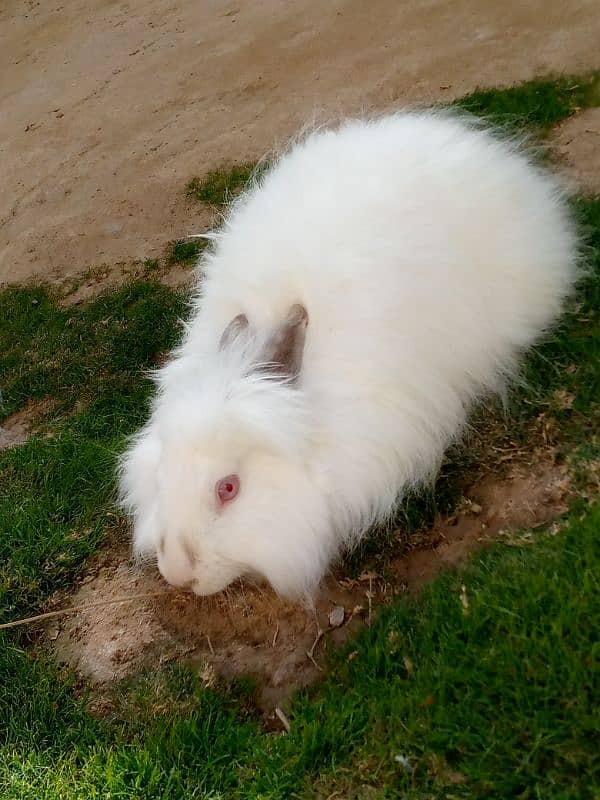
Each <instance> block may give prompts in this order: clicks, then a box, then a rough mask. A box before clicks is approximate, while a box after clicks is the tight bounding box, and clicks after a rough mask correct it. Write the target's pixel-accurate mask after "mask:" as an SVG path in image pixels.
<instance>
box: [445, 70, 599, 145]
mask: <svg viewBox="0 0 600 800" xmlns="http://www.w3.org/2000/svg"><path fill="white" fill-rule="evenodd" d="M456 105H457V106H459V107H460V108H464V109H465V110H466V111H469V112H471V113H473V114H476V115H478V116H483V117H487V118H488V119H490V121H492V122H495V123H497V124H502V125H507V126H510V127H515V128H525V127H528V128H533V129H535V132H536V133H537V134H538V135H540V134H543V133H545V132H547V131H548V130H549V129H550V128H551V127H552V126H553V125H556V124H557V123H558V122H562V121H563V120H564V119H566V118H567V117H570V116H571V115H572V114H574V113H575V112H576V111H578V110H580V109H582V108H591V107H594V106H598V105H600V72H595V73H593V74H592V75H589V76H587V77H583V78H568V77H563V78H559V79H557V80H534V81H528V82H527V83H522V84H519V85H518V86H513V87H511V88H509V89H485V90H479V91H476V92H473V93H472V94H469V95H467V96H466V97H463V98H461V99H460V100H458V101H457V103H456Z"/></svg>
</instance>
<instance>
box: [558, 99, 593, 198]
mask: <svg viewBox="0 0 600 800" xmlns="http://www.w3.org/2000/svg"><path fill="white" fill-rule="evenodd" d="M549 144H550V147H551V151H552V154H553V155H554V156H555V159H556V162H557V165H558V167H559V169H560V171H561V172H562V173H563V175H564V176H565V177H566V178H567V180H569V181H570V183H571V184H572V186H573V188H574V189H576V190H578V191H583V192H586V193H587V194H591V195H595V194H600V108H587V109H585V110H584V111H581V112H579V113H578V114H575V116H573V117H571V118H570V119H568V120H566V121H565V122H564V123H563V124H562V125H559V127H558V128H557V129H556V130H555V131H554V132H553V133H552V136H551V137H550V140H549Z"/></svg>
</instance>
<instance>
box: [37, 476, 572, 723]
mask: <svg viewBox="0 0 600 800" xmlns="http://www.w3.org/2000/svg"><path fill="white" fill-rule="evenodd" d="M568 490H569V478H568V475H567V471H566V468H565V467H563V466H557V465H554V464H550V463H547V462H544V463H540V464H538V465H537V466H534V467H533V468H527V471H525V468H523V471H520V470H519V469H517V468H514V469H513V471H512V472H511V473H510V474H509V475H508V476H507V477H506V478H503V479H501V480H494V479H492V478H486V479H485V480H483V481H481V482H480V483H477V484H476V485H474V486H472V487H470V488H469V490H468V491H467V492H466V493H465V499H464V502H463V503H462V505H461V506H460V508H459V509H458V511H457V512H456V514H455V515H454V516H453V517H451V518H445V519H441V520H440V521H439V522H438V523H437V524H436V525H435V526H434V528H433V529H432V530H431V531H430V532H429V533H428V534H427V535H426V537H425V538H424V539H423V540H422V541H421V543H420V545H419V547H418V549H415V550H412V551H411V552H409V553H407V554H406V555H404V556H403V557H402V558H398V559H396V560H395V561H394V562H393V563H392V570H391V575H392V576H393V577H388V579H387V580H384V579H383V578H382V577H381V576H379V575H377V574H375V573H370V572H366V573H364V574H362V575H361V576H360V577H359V578H357V579H350V578H348V577H345V576H343V575H342V574H339V573H338V574H334V575H332V576H330V577H329V578H328V579H327V580H326V581H325V582H324V585H323V587H322V590H321V592H320V594H319V596H318V598H317V600H316V602H315V606H314V608H307V607H306V606H302V605H300V604H294V603H290V602H286V601H283V600H281V599H279V598H277V597H276V596H274V594H273V592H272V591H270V590H269V589H266V588H263V587H259V586H251V585H249V584H248V583H242V582H240V583H239V584H237V585H235V586H233V587H230V588H229V589H228V590H227V591H225V592H222V593H221V594H219V595H216V596H214V597H209V598H199V597H195V596H194V595H191V594H186V593H179V592H175V591H173V592H171V593H165V594H161V595H160V596H154V597H149V598H148V597H145V598H143V599H135V600H133V601H131V602H126V603H122V604H117V605H105V606H94V607H92V606H91V605H90V604H92V603H97V602H101V601H103V600H115V599H116V598H121V597H131V596H132V595H141V594H147V593H159V592H160V593H164V592H167V587H166V585H165V583H164V582H163V581H162V579H161V578H160V576H159V575H158V574H157V573H156V572H155V571H150V570H145V571H143V570H140V569H137V568H135V567H134V566H133V565H132V564H131V563H130V562H129V560H128V558H127V553H126V552H125V551H124V550H120V551H117V552H114V553H109V554H105V555H104V557H103V558H104V560H103V561H101V562H99V563H98V564H97V565H96V567H95V568H94V569H93V570H92V571H91V572H90V573H89V575H88V576H87V577H86V578H85V579H84V580H83V582H82V583H81V584H80V586H79V588H78V589H77V591H76V592H75V594H74V596H73V597H72V598H70V600H69V601H68V602H67V601H66V599H65V598H61V600H60V605H61V606H65V605H78V606H79V605H84V606H85V605H88V606H89V608H88V609H87V610H85V611H82V612H80V613H77V614H73V615H72V616H69V617H64V618H62V619H61V620H60V622H56V621H53V622H51V623H50V624H49V625H48V626H47V628H46V637H47V639H48V640H49V641H50V642H51V643H52V646H53V649H54V652H55V654H56V657H57V659H58V660H59V661H61V662H64V663H66V664H68V665H69V666H71V667H73V668H75V669H76V670H78V671H79V672H80V673H81V674H82V675H83V676H84V677H85V678H86V679H87V680H89V681H90V682H91V683H93V684H95V685H96V686H97V687H99V688H100V689H102V686H103V685H104V686H106V685H107V684H110V683H111V682H112V681H115V680H118V679H120V678H124V677H125V676H127V675H130V674H132V673H136V672H138V671H140V670H142V669H143V668H152V667H156V666H157V665H162V664H165V663H167V662H170V661H175V660H187V661H190V662H191V663H192V664H195V665H197V666H198V668H199V669H200V670H201V671H202V670H206V669H209V670H213V671H214V672H216V674H218V675H220V676H222V677H224V678H225V679H230V678H234V677H236V676H240V675H244V674H252V675H253V676H254V677H255V679H256V681H257V685H258V693H259V696H258V697H257V702H258V704H259V706H260V707H261V708H262V709H263V710H264V711H265V712H272V711H273V709H274V708H275V707H277V706H280V705H282V704H283V703H285V700H286V699H287V698H288V697H289V696H290V695H291V693H292V692H293V691H294V690H296V689H297V688H298V687H301V686H305V685H307V684H309V683H310V682H312V681H314V680H315V679H316V678H318V677H319V676H320V675H321V674H322V663H323V656H324V651H325V650H327V648H329V647H336V646H339V645H340V644H342V643H343V642H345V641H347V640H348V638H349V637H350V636H352V635H353V634H354V633H355V632H356V631H357V630H358V629H359V628H361V627H362V626H364V625H369V624H370V622H371V619H372V618H373V616H374V615H375V614H376V612H377V608H378V606H380V605H381V604H382V603H387V602H390V601H391V600H392V599H393V597H394V596H396V595H398V594H403V593H406V592H408V593H414V592H417V591H418V590H419V589H420V588H422V586H423V585H424V584H425V583H426V582H427V581H429V580H431V579H432V578H434V577H435V576H436V575H437V574H438V573H439V572H440V571H441V570H443V569H445V568H447V567H448V566H451V565H454V564H457V563H458V562H459V561H461V560H462V559H464V558H465V557H466V556H467V555H468V554H469V553H470V552H471V551H472V550H473V549H474V548H476V547H481V546H482V545H485V544H486V543H488V542H490V541H491V540H492V539H493V538H494V537H496V536H498V534H500V533H501V532H504V531H509V530H515V529H517V528H520V527H524V526H527V527H535V526H536V525H541V524H543V523H546V522H548V521H550V520H552V519H554V518H555V517H556V516H557V515H559V514H561V513H563V512H564V511H565V510H566V505H565V498H566V495H567V493H568Z"/></svg>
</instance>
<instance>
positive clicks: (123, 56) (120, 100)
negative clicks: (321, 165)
mask: <svg viewBox="0 0 600 800" xmlns="http://www.w3.org/2000/svg"><path fill="white" fill-rule="evenodd" d="M599 33H600V17H599V15H598V4H597V0H578V1H577V2H564V0H531V1H530V2H528V3H522V2H517V0H506V2H503V3H498V2H496V0H428V2H425V3H415V2H413V3H398V2H395V0H372V1H371V2H369V3H365V2H364V0H335V2H331V3H323V2H322V1H321V0H296V2H294V3H281V2H277V1H276V0H263V2H260V3H239V4H237V5H236V4H231V6H228V5H226V4H223V3H217V2H213V1H211V2H202V3H170V2H167V0H130V1H129V2H127V3H123V2H120V0H72V2H69V3H63V4H54V3H40V2H37V0H25V2H19V3H4V4H3V6H2V8H0V74H1V75H2V82H1V87H0V104H1V108H2V109H3V111H4V113H2V114H1V115H0V152H1V155H2V157H1V158H0V185H1V186H2V193H1V194H0V284H1V283H3V282H17V281H19V282H20V281H23V280H26V279H28V278H30V277H32V276H36V277H37V278H43V279H45V280H49V279H51V278H52V277H53V276H64V275H74V274H75V273H78V272H81V271H84V270H86V269H88V268H89V267H90V266H96V265H98V264H105V263H106V264H116V263H119V262H123V261H126V260H128V259H134V260H139V261H143V260H144V259H146V258H151V257H155V256H157V255H159V254H160V253H161V252H162V249H163V247H164V245H165V243H166V241H168V240H169V239H177V238H182V237H184V236H185V235H187V234H189V233H197V232H199V231H201V230H204V229H205V228H206V227H207V226H210V225H211V224H212V222H213V214H212V212H211V211H209V210H206V209H202V208H201V207H200V206H199V205H198V204H196V203H190V202H189V201H188V200H187V198H186V197H185V194H184V186H185V184H186V182H187V181H188V180H189V179H190V178H191V177H193V176H196V175H199V176H201V175H204V174H205V173H206V172H208V171H209V170H211V169H213V168H214V167H216V166H218V165H219V164H221V163H223V162H226V163H227V162H229V163H231V161H232V160H238V161H239V162H245V161H249V160H253V159H254V158H256V157H258V156H262V155H263V154H264V153H265V152H267V151H269V150H270V149H272V147H273V146H274V145H277V144H278V143H280V142H281V141H282V140H284V139H286V138H287V137H288V136H289V135H290V134H291V133H293V132H294V131H295V130H296V129H297V128H298V126H300V125H302V124H304V123H305V122H306V120H307V119H311V118H313V117H317V118H323V117H335V116H339V115H342V114H351V113H356V112H361V111H363V110H369V109H380V110H382V109H386V108H393V107H398V106H399V105H402V104H406V103H412V102H415V101H417V102H423V101H424V102H431V101H436V100H440V99H448V100H450V99H452V98H454V97H457V96H459V95H462V94H465V93H466V92H468V91H471V90H473V89H475V88H476V87H478V86H497V85H498V84H499V83H501V84H503V85H507V84H511V83H514V82H516V81H522V80H527V79H530V78H533V77H535V76H538V75H541V74H547V73H549V72H559V73H560V72H570V73H581V72H586V71H588V70H591V69H593V68H597V67H598V64H599V61H598V38H599Z"/></svg>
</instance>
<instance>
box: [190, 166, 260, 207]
mask: <svg viewBox="0 0 600 800" xmlns="http://www.w3.org/2000/svg"><path fill="white" fill-rule="evenodd" d="M256 167H257V165H256V163H255V162H252V163H247V164H234V165H232V166H224V167H220V168H219V169H214V170H211V171H210V172H209V173H207V174H206V175H205V176H204V177H203V178H193V179H192V180H191V181H189V183H188V184H187V186H186V187H185V189H186V193H187V195H188V197H192V198H193V199H194V200H199V201H200V202H201V203H206V204H207V205H211V206H223V205H225V204H226V203H227V202H228V201H229V200H231V199H233V198H234V197H235V196H236V195H237V194H239V192H240V191H241V190H242V189H243V188H244V186H246V184H247V183H248V181H249V180H250V178H251V177H252V176H253V174H254V173H255V170H256Z"/></svg>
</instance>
